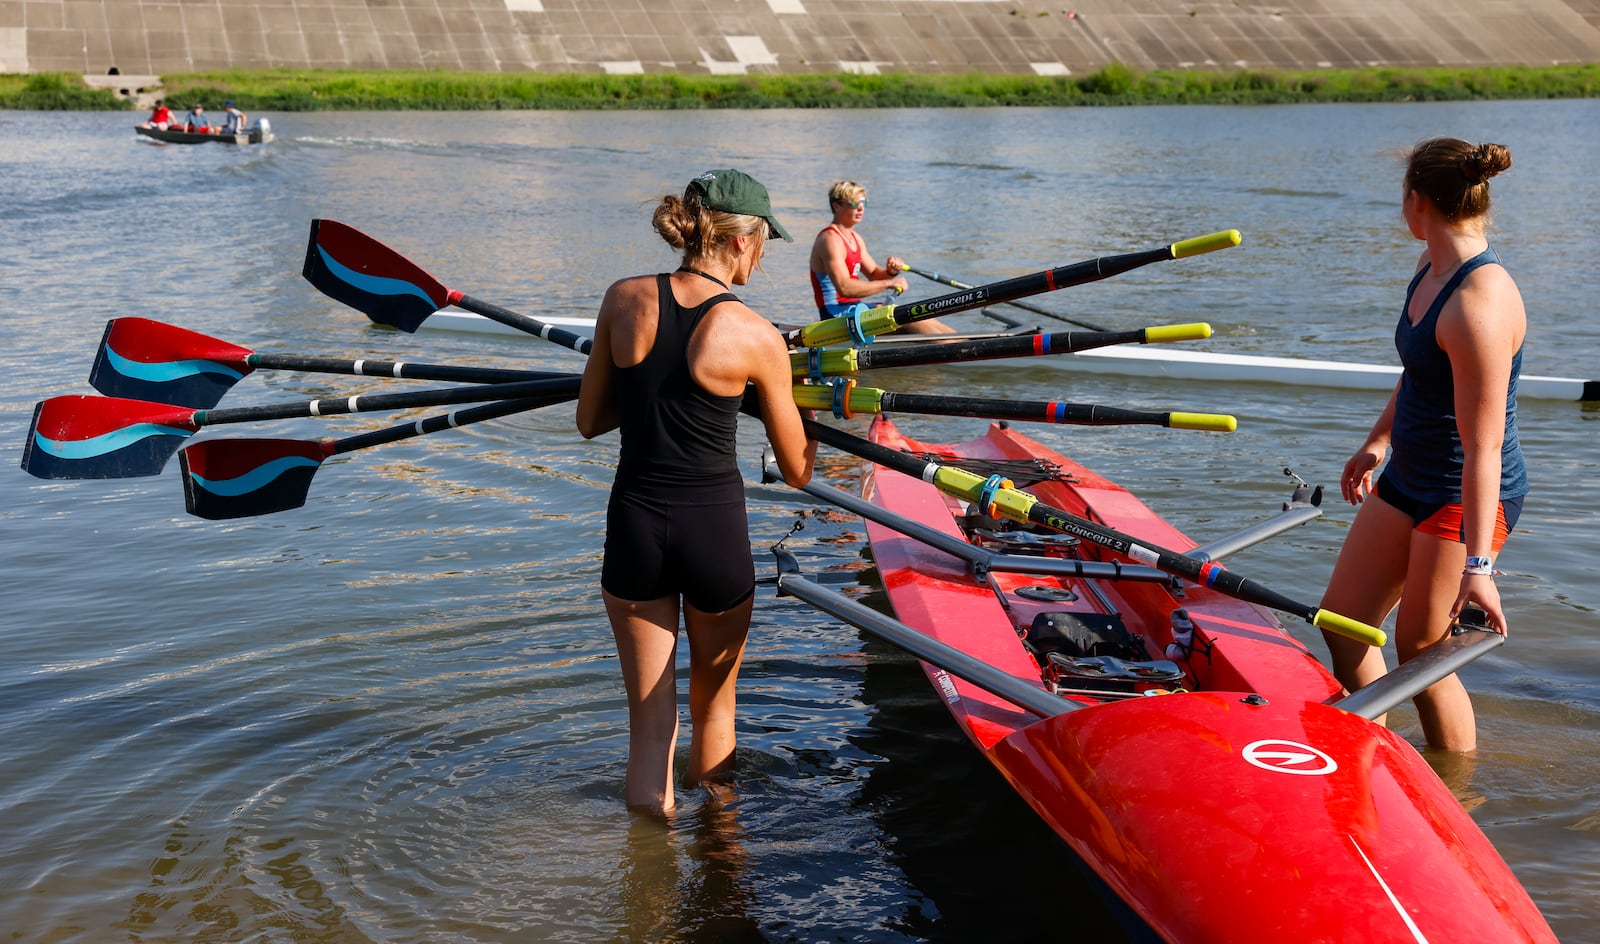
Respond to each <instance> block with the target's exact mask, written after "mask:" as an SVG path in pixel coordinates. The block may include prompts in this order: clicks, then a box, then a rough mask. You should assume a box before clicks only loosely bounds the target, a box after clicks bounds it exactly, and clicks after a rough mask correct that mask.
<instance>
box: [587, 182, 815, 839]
mask: <svg viewBox="0 0 1600 944" xmlns="http://www.w3.org/2000/svg"><path fill="white" fill-rule="evenodd" d="M652 222H653V225H654V227H655V230H656V232H657V233H658V234H659V235H660V236H661V238H662V239H663V240H665V241H666V242H667V244H668V245H670V246H672V247H673V248H674V249H677V250H679V251H680V252H681V253H682V254H683V255H682V265H680V266H679V267H678V269H677V271H675V272H670V273H663V274H659V275H640V276H635V277H633V278H626V279H622V280H621V281H618V282H616V283H615V284H613V285H612V286H611V287H610V288H609V289H607V290H606V294H605V298H604V300H603V301H602V302H601V304H600V313H599V316H598V317H597V318H596V321H595V334H594V347H593V349H592V351H591V352H590V355H589V363H588V365H587V367H586V368H585V370H584V374H583V384H582V389H581V392H580V394H579V396H578V407H577V424H578V431H579V432H580V433H582V434H583V436H584V437H585V438H593V437H595V436H598V435H601V434H602V433H606V432H609V431H611V430H614V429H618V430H620V431H621V439H622V448H621V455H620V457H619V459H618V462H617V471H616V478H615V481H614V482H613V484H612V488H611V500H610V503H609V504H608V506H607V510H606V543H605V559H604V563H603V565H602V568H601V575H600V586H601V591H602V596H603V598H604V600H605V607H606V614H607V616H608V617H609V618H610V621H611V629H612V633H613V635H614V636H615V638H616V642H617V655H618V660H619V662H620V664H621V667H622V678H623V683H624V685H625V686H626V688H627V693H628V731H629V741H628V774H627V784H626V796H627V803H628V806H629V807H631V808H633V809H636V810H640V811H644V812H647V813H652V814H663V815H664V814H666V813H668V812H670V811H671V810H672V809H673V807H674V805H675V800H674V796H673V751H674V747H675V746H676V743H677V736H678V686H677V679H676V677H675V672H674V661H675V656H676V653H677V647H678V622H679V618H680V615H681V617H682V621H683V626H684V634H685V636H686V637H687V638H688V640H689V717H690V720H691V722H692V724H693V739H692V741H691V745H690V749H689V769H688V770H687V771H686V774H685V777H684V780H685V783H686V784H687V785H690V786H693V785H697V784H702V783H705V784H710V783H714V782H716V781H718V780H721V779H723V778H725V777H726V776H727V775H728V773H729V772H730V771H731V769H732V767H733V759H734V743H735V734H734V707H735V687H736V685H737V682H738V675H739V665H740V662H741V660H742V659H743V656H744V646H745V639H746V636H747V635H748V634H749V631H750V614H751V609H752V606H753V603H754V598H755V565H754V561H753V559H752V555H751V552H750V536H749V532H748V526H747V523H746V517H745V504H744V501H745V499H744V481H743V478H742V476H741V475H740V472H739V466H738V461H737V456H736V454H735V449H736V446H737V441H736V426H737V419H738V415H739V412H740V407H741V405H742V404H743V403H744V400H745V397H746V394H747V392H748V393H749V394H750V395H752V396H753V397H754V399H755V403H756V404H757V405H758V406H759V409H760V416H761V419H762V422H763V423H765V425H766V431H767V436H768V437H769V438H770V440H771V442H772V446H773V449H774V451H775V452H776V453H777V459H778V465H779V467H780V468H781V470H782V474H783V478H784V481H786V482H788V483H789V484H791V485H803V484H805V483H806V482H808V481H810V478H811V468H812V463H813V462H814V461H815V459H816V450H817V444H816V442H815V441H814V440H811V439H808V438H807V436H806V434H805V429H804V426H803V425H802V423H801V416H800V411H799V410H798V409H797V408H796V407H795V403H794V393H793V389H792V386H791V385H792V383H793V381H792V378H791V376H790V368H789V353H788V348H787V347H786V346H785V344H784V341H783V336H782V335H781V334H779V333H778V332H777V331H774V330H773V328H772V323H771V322H770V321H768V320H767V319H766V318H763V317H762V316H761V315H759V314H757V313H756V312H754V311H752V310H750V308H749V307H748V306H746V305H745V304H744V303H743V302H741V301H740V300H739V299H738V298H737V297H735V296H734V295H732V294H730V293H729V291H728V289H729V287H730V286H733V285H744V284H745V283H746V282H748V281H749V279H750V274H751V273H752V272H754V271H755V270H756V269H757V268H759V267H760V265H761V257H762V254H763V253H764V252H765V249H766V241H767V239H768V237H769V235H770V236H780V237H782V238H783V239H785V240H788V241H792V240H791V239H790V237H789V234H788V233H787V232H785V231H784V229H783V227H782V226H780V225H779V224H778V221H777V220H776V219H775V218H774V217H773V215H772V204H771V201H770V199H769V197H768V195H767V190H766V188H765V187H763V186H762V185H761V184H760V183H758V182H757V181H756V180H755V179H753V178H751V177H750V176H748V175H746V174H744V173H741V172H739V171H737V170H731V169H730V170H714V171H709V172H707V173H704V174H701V175H700V176H698V177H696V178H694V179H693V180H691V181H689V184H688V186H687V187H686V188H685V190H684V191H683V196H682V197H678V196H672V195H669V196H666V197H663V198H662V199H661V201H660V203H659V204H658V205H657V206H656V209H655V212H654V215H653V219H652Z"/></svg>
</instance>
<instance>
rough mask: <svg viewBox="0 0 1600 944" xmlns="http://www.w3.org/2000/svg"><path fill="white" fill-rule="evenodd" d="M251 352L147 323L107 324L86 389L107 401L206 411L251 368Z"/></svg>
mask: <svg viewBox="0 0 1600 944" xmlns="http://www.w3.org/2000/svg"><path fill="white" fill-rule="evenodd" d="M249 356H250V351H249V350H247V349H245V348H242V347H239V346H238V345H234V344H229V343H227V342H226V341H219V340H217V339H216V338H211V337H207V336H205V335H203V334H198V333H196V332H193V331H189V330H187V329H185V328H178V327H174V326H173V325H169V324H163V323H161V322H159V321H152V320H150V319H149V318H113V319H111V320H110V321H108V322H106V333H105V335H104V336H103V337H102V338H101V340H100V350H99V351H98V352H97V353H96V354H95V358H94V366H93V367H91V368H90V370H89V385H90V386H92V387H94V388H95V389H96V390H98V391H100V392H101V393H103V394H105V395H106V396H109V397H127V398H130V399H134V400H148V401H150V402H152V403H171V404H174V405H177V406H189V407H194V408H196V409H201V410H208V409H210V408H211V407H214V406H216V405H217V404H218V403H219V402H221V400H222V398H223V396H224V395H225V394H226V393H227V392H228V391H229V390H230V389H232V388H233V385H234V384H236V383H238V382H239V381H240V380H242V379H244V377H245V375H246V374H248V373H250V371H251V368H250V367H249V366H248V365H247V363H246V359H247V358H248V357H249Z"/></svg>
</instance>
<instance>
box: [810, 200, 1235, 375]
mask: <svg viewBox="0 0 1600 944" xmlns="http://www.w3.org/2000/svg"><path fill="white" fill-rule="evenodd" d="M1239 241H1240V236H1239V231H1238V230H1236V229H1230V230H1224V231H1223V232H1220V233H1211V234H1209V235H1206V236H1197V237H1195V238H1193V239H1186V240H1183V241H1182V242H1176V243H1173V244H1171V245H1168V246H1163V247H1161V248H1160V249H1147V250H1145V251H1143V252H1130V253H1124V254H1122V255H1116V256H1101V257H1099V258H1097V259H1088V260H1085V261H1083V262H1076V263H1073V264H1071V265H1065V266H1061V267H1059V268H1055V269H1045V270H1044V271H1042V272H1035V273H1033V274H1031V275H1021V276H1018V277H1016V278H1014V279H1006V280H1005V281H1002V282H993V283H990V284H988V285H979V286H975V287H973V288H970V289H964V290H962V291H959V292H954V293H952V294H949V295H941V296H939V297H938V298H932V299H929V300H928V301H925V302H915V303H913V304H910V305H905V306H900V307H897V306H894V305H884V306H882V307H880V308H874V309H872V310H870V311H867V312H865V313H864V314H862V315H861V317H860V319H859V327H860V330H861V333H862V334H865V335H867V336H868V337H874V336H876V335H879V334H883V333H885V332H888V331H893V330H894V329H895V328H898V327H903V326H905V325H908V324H911V323H913V322H917V321H925V320H927V319H929V318H937V317H939V316H941V315H949V314H953V313H955V312H958V311H967V310H969V309H972V308H981V307H983V306H985V305H993V304H997V303H999V302H1009V301H1012V300H1014V299H1018V298H1025V297H1027V296H1029V295H1038V294H1039V293H1041V292H1053V291H1056V290H1058V289H1063V288H1067V287H1069V286H1072V285H1083V284H1085V283H1088V282H1097V281H1099V280H1101V279H1107V278H1110V277H1112V276H1114V275H1121V274H1122V273H1124V272H1127V271H1130V270H1132V269H1137V268H1140V267H1141V266H1147V265H1151V264H1152V263H1156V262H1165V261H1167V260H1169V259H1179V258H1185V257H1188V256H1195V255H1199V254H1201V253H1205V252H1213V251H1215V250H1218V249H1226V248H1227V247H1229V246H1237V245H1238V244H1239ZM850 339H851V332H850V326H849V319H847V318H845V317H838V318H828V319H826V320H823V321H818V322H815V323H813V324H809V325H806V326H805V327H804V328H800V329H797V330H795V331H791V332H789V333H788V335H787V337H786V340H787V341H788V342H789V346H790V347H826V346H827V345H830V344H842V343H844V342H846V341H848V340H850Z"/></svg>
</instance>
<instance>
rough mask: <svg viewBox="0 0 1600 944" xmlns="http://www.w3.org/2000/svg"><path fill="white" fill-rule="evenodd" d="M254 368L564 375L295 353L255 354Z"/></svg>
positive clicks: (490, 376) (465, 376)
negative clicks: (310, 355) (308, 355)
mask: <svg viewBox="0 0 1600 944" xmlns="http://www.w3.org/2000/svg"><path fill="white" fill-rule="evenodd" d="M244 365H245V366H247V367H250V368H264V369H267V370H298V371H304V372H306V373H312V374H350V375H352V376H356V377H395V378H400V379H403V380H438V381H443V382H447V383H457V382H459V383H514V382H516V381H519V380H541V379H544V378H549V377H559V376H562V375H561V374H558V373H556V372H553V371H542V370H508V369H502V368H497V367H457V366H454V365H451V364H412V363H409V362H406V361H370V360H365V359H362V360H354V361H347V360H339V359H337V358H331V357H298V356H295V355H292V354H251V355H250V356H248V357H246V358H245V359H244Z"/></svg>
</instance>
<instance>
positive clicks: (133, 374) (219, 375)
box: [89, 318, 559, 409]
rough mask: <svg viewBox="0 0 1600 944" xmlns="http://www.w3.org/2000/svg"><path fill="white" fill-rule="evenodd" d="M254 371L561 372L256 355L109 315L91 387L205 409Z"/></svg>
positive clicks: (476, 377)
mask: <svg viewBox="0 0 1600 944" xmlns="http://www.w3.org/2000/svg"><path fill="white" fill-rule="evenodd" d="M258 368H264V369H272V370H297V371H303V372H307V373H323V374H351V375H355V376H362V377H395V378H401V379H405V380H440V381H446V382H457V381H459V382H463V383H511V382H514V381H519V380H539V379H541V378H547V377H555V376H559V375H558V374H554V373H549V372H543V371H527V370H501V369H496V368H486V367H456V366H451V365H445V364H411V363H407V362H405V361H377V360H365V359H363V360H340V359H334V358H325V357H297V356H293V355H287V354H258V353H256V352H254V351H252V350H250V349H249V348H245V347H240V346H239V345H237V344H230V343H229V342H227V341H221V340H218V339H216V338H213V337H209V336H207V335H204V334H200V333H199V332H197V331H190V330H188V329H187V328H179V327H175V326H173V325H169V324H164V323H162V322H160V321H152V320H150V319H148V318H113V319H111V320H110V321H108V322H107V323H106V332H105V335H104V336H103V337H102V338H101V339H100V349H99V351H97V352H96V353H95V359H94V367H93V368H92V369H91V370H90V371H89V384H90V385H91V386H93V387H94V388H95V389H96V390H98V391H100V392H101V393H103V394H105V395H106V396H108V397H126V398H128V399H132V400H148V401H150V402H152V403H170V404H173V405H175V406H189V407H194V408H196V409H210V408H211V407H214V406H216V405H217V404H218V403H219V402H220V401H221V400H222V398H223V396H224V395H225V394H227V392H228V391H229V390H231V389H232V388H233V386H234V384H237V383H238V382H239V381H241V380H243V379H244V378H245V377H246V376H247V375H249V374H250V372H251V371H253V370H256V369H258Z"/></svg>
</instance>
